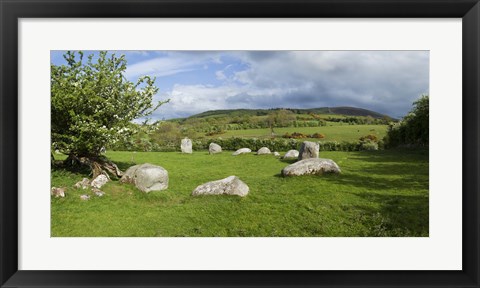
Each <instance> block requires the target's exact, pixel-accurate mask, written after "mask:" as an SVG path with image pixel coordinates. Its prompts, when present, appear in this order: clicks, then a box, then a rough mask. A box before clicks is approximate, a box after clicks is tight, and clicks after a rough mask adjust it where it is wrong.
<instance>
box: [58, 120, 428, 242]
mask: <svg viewBox="0 0 480 288" xmlns="http://www.w3.org/2000/svg"><path fill="white" fill-rule="evenodd" d="M372 127H373V128H375V129H376V131H378V132H379V133H380V131H379V130H380V128H381V126H378V125H376V126H372ZM325 128H328V127H325ZM343 128H348V129H349V131H350V132H349V133H351V134H352V136H351V137H352V139H357V138H358V137H359V136H362V135H364V134H368V133H366V132H367V131H368V132H371V131H370V130H369V129H370V127H362V129H363V130H362V132H359V135H358V137H357V135H356V134H355V133H354V132H352V131H354V130H355V129H359V128H360V127H359V126H358V125H357V126H352V127H351V129H350V127H343ZM304 129H307V130H308V129H312V130H308V132H307V133H312V132H317V130H316V129H314V128H304ZM352 129H353V130H352ZM276 130H278V131H280V130H281V129H276ZM302 131H305V132H306V130H300V129H298V132H302ZM239 132H242V131H239ZM318 132H320V133H325V134H327V135H330V136H332V137H333V136H334V135H335V134H334V133H335V130H333V129H332V130H327V131H325V132H323V131H322V128H320V131H318ZM337 133H341V132H340V131H338V132H337ZM381 133H384V130H382V132H381ZM353 134H355V136H353ZM107 156H108V157H109V158H110V159H111V160H113V161H114V162H116V163H117V164H118V165H119V167H120V168H121V169H122V170H125V169H127V168H128V167H129V166H131V165H134V164H139V163H152V164H156V165H160V166H162V167H164V168H165V169H167V170H168V172H169V176H170V181H169V188H168V189H167V190H164V191H157V192H151V193H148V194H145V193H142V192H140V191H138V190H137V189H136V188H135V187H134V186H132V185H127V184H120V183H118V181H112V182H109V183H108V184H106V185H105V186H104V187H102V190H103V191H104V192H105V193H106V194H105V196H103V197H96V196H94V195H93V194H92V193H91V192H90V195H91V199H90V200H88V201H82V200H80V195H81V194H84V193H86V191H87V190H81V189H74V188H73V185H74V184H75V183H76V182H77V181H79V180H81V179H82V178H83V177H89V175H88V173H85V174H82V173H80V172H72V171H67V170H63V169H54V170H52V179H51V185H52V186H55V187H67V196H66V197H65V198H52V199H51V236H52V237H78V236H85V237H92V236H102V237H117V236H125V237H138V236H142V237H172V236H174V237H177V236H179V237H182V236H185V237H224V236H235V237H250V236H254V237H270V236H282V237H283V236H295V237H332V236H347V237H350V236H374V237H375V236H422V237H425V236H428V235H429V232H428V231H429V219H428V215H429V208H428V207H429V206H428V203H429V192H428V151H426V150H422V151H413V150H384V151H372V152H367V151H362V152H321V155H320V157H324V158H330V159H333V160H334V161H336V162H337V163H338V165H339V166H340V167H341V169H342V173H341V174H340V175H323V176H301V177H291V178H284V177H282V176H280V171H281V169H282V168H283V167H285V166H287V165H289V164H290V163H292V162H291V161H284V160H280V159H278V158H275V157H274V156H271V155H262V156H257V155H253V154H249V155H240V156H236V157H235V156H231V152H228V151H225V152H223V153H222V154H217V155H208V153H207V152H206V151H195V152H194V153H193V154H191V155H188V154H181V153H177V152H136V153H134V152H110V151H109V152H108V153H107ZM230 175H236V176H238V177H240V179H241V180H243V181H244V182H245V183H246V184H247V185H248V186H249V187H250V193H249V194H248V195H247V196H246V197H244V198H240V197H237V196H224V195H220V196H200V197H193V196H191V192H192V190H193V189H194V188H195V187H196V186H198V185H200V184H202V183H205V182H207V181H212V180H218V179H221V178H224V177H227V176H230ZM87 193H88V192H87Z"/></svg>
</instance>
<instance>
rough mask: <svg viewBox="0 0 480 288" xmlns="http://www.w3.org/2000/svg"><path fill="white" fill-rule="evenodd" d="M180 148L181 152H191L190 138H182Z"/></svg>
mask: <svg viewBox="0 0 480 288" xmlns="http://www.w3.org/2000/svg"><path fill="white" fill-rule="evenodd" d="M180 148H181V149H182V153H188V154H192V140H190V139H188V138H185V139H182V143H181V145H180Z"/></svg>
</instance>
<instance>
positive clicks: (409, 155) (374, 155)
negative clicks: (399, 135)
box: [349, 149, 429, 163]
mask: <svg viewBox="0 0 480 288" xmlns="http://www.w3.org/2000/svg"><path fill="white" fill-rule="evenodd" d="M351 155H352V156H350V157H349V158H350V159H354V160H359V161H365V162H375V163H388V162H396V163H398V162H415V161H426V162H427V163H428V157H429V151H428V149H417V150H413V149H393V150H378V151H356V152H351Z"/></svg>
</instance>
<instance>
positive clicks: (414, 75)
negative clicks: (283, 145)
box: [134, 51, 429, 117]
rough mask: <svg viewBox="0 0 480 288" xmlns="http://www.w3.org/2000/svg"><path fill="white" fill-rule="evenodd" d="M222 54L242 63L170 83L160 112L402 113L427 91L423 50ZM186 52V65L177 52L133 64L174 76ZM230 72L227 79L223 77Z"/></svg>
mask: <svg viewBox="0 0 480 288" xmlns="http://www.w3.org/2000/svg"><path fill="white" fill-rule="evenodd" d="M222 53H228V54H229V57H231V58H236V59H237V62H239V63H242V64H243V65H240V66H238V65H233V66H232V65H227V66H226V67H225V68H224V69H223V70H219V71H216V72H215V76H216V79H218V80H221V81H222V84H221V85H220V86H211V85H210V86H209V85H207V84H205V83H197V85H184V84H182V85H180V84H178V85H175V86H174V87H173V88H172V89H171V91H167V92H166V93H164V94H162V99H165V98H170V99H171V102H170V103H169V104H167V105H168V106H169V109H168V111H166V110H165V111H164V113H166V114H169V115H171V116H169V117H179V116H188V115H191V114H195V113H200V112H203V111H207V110H214V109H234V108H272V107H292V108H313V107H325V106H329V107H333V106H356V107H361V108H366V109H371V110H375V111H378V112H382V113H386V114H389V115H391V116H393V117H399V116H403V115H405V114H406V113H407V112H408V111H409V110H410V109H411V107H412V106H411V105H412V102H413V101H414V100H415V99H417V98H418V97H419V96H420V95H421V94H422V93H428V90H429V53H428V52H427V51H254V52H248V51H240V52H222ZM219 54H220V52H217V54H215V52H212V53H211V54H206V53H203V54H199V55H198V57H196V59H197V61H199V62H202V61H207V60H206V59H208V61H211V62H214V61H221V60H220V58H221V57H220V56H218V55H219ZM189 55H190V56H191V58H190V61H188V63H187V62H183V61H181V60H180V59H183V58H182V57H180V58H175V57H174V58H168V59H169V61H166V60H165V59H164V60H161V61H160V60H159V59H153V60H151V61H154V62H152V63H143V64H141V65H142V66H137V67H134V68H135V69H136V71H145V70H146V69H148V67H152V66H157V65H156V64H162V65H159V66H161V67H163V69H162V70H161V71H156V72H155V73H157V74H162V73H179V71H182V70H185V69H193V68H192V67H194V66H193V65H192V62H195V61H192V59H195V56H194V52H192V53H191V54H189ZM192 55H193V56H192ZM215 59H216V60H215ZM155 61H157V62H155ZM160 62H161V63H160ZM224 62H225V61H224ZM152 64H155V65H152ZM238 67H243V68H242V69H243V70H238ZM235 68H237V70H236V69H235ZM227 69H229V73H228V74H229V75H231V76H230V77H228V76H227V75H226V74H225V71H226V70H227ZM148 72H149V73H151V71H148ZM225 80H227V81H225ZM165 109H166V108H165Z"/></svg>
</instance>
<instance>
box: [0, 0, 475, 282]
mask: <svg viewBox="0 0 480 288" xmlns="http://www.w3.org/2000/svg"><path fill="white" fill-rule="evenodd" d="M0 15H1V16H0V17H1V39H0V43H1V51H0V52H1V57H0V61H1V62H0V66H1V77H0V88H1V90H0V91H1V97H0V109H1V110H0V111H1V112H0V113H1V114H0V139H1V148H0V165H1V166H0V185H1V186H0V187H1V188H0V189H1V190H0V205H1V221H0V225H1V226H0V234H1V241H0V253H1V254H0V257H1V259H0V283H1V287H120V286H121V287H147V286H148V287H196V286H204V287H277V286H278V287H307V286H308V287H360V286H363V287H374V286H375V287H479V283H480V282H479V271H480V270H479V267H480V265H479V243H480V241H479V240H480V239H479V232H480V228H479V227H480V225H479V224H480V223H479V212H478V209H479V208H480V205H479V197H478V196H479V195H478V194H479V190H478V178H479V176H480V175H479V169H478V165H479V158H478V156H479V154H478V152H479V146H478V145H479V142H478V138H479V118H480V116H479V115H480V106H479V104H480V103H479V81H480V74H479V68H480V57H479V56H480V33H479V32H480V31H479V29H480V4H479V3H478V0H415V1H411V0H403V1H401V0H356V1H355V0H325V1H323V0H299V1H295V0H258V1H250V0H224V1H220V0H196V1H195V0H143V1H135V0H120V1H106V0H101V1H92V0H64V1H58V0H39V1H33V0H18V1H14V0H0ZM60 17H61V18H77V17H86V18H92V17H94V18H95V17H101V18H112V17H118V18H120V17H121V18H123V17H212V18H219V17H248V18H252V17H266V18H269V17H314V18H316V17H339V18H346V17H362V18H363V17H365V18H367V17H373V18H391V17H393V18H396V17H401V18H412V17H413V18H419V17H422V18H424V17H425V18H432V17H435V18H462V20H463V22H462V45H463V56H462V57H463V60H462V61H463V68H462V69H463V71H462V72H463V80H462V81H463V82H462V84H463V95H462V107H463V108H462V109H463V112H462V121H463V122H462V123H463V124H462V126H463V144H462V145H463V179H462V181H463V191H462V197H463V199H462V201H463V211H462V219H463V222H462V225H463V227H462V228H463V232H462V233H463V235H462V237H463V240H462V245H463V246H462V249H463V251H462V257H463V269H462V270H461V271H19V270H18V268H17V267H18V200H17V191H18V172H17V171H18V168H19V167H18V148H17V147H18V144H19V143H18V128H17V127H18V126H17V125H18V120H17V119H18V113H19V112H18V104H17V101H18V88H17V85H18V19H20V18H60ZM452 97H454V95H452ZM459 187H460V185H459ZM452 192H453V191H452ZM39 248H40V249H41V247H39Z"/></svg>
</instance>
